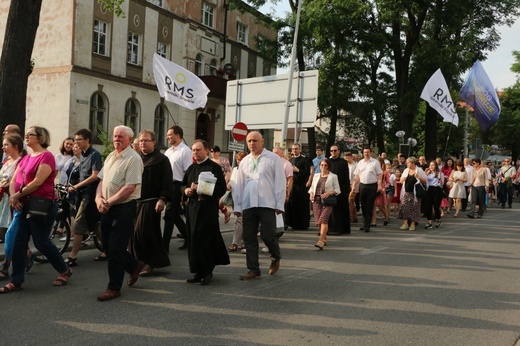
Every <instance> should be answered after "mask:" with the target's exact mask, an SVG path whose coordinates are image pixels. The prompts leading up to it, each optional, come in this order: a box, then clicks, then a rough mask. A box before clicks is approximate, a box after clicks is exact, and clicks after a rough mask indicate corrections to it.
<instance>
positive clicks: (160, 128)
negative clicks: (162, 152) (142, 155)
mask: <svg viewBox="0 0 520 346" xmlns="http://www.w3.org/2000/svg"><path fill="white" fill-rule="evenodd" d="M153 131H154V132H155V134H156V135H157V144H158V145H160V146H162V147H165V146H166V141H165V135H166V106H165V105H163V104H160V105H158V106H157V107H156V108H155V116H154V122H153Z"/></svg>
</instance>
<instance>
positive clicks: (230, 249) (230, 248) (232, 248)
mask: <svg viewBox="0 0 520 346" xmlns="http://www.w3.org/2000/svg"><path fill="white" fill-rule="evenodd" d="M228 250H229V252H234V251H237V250H238V245H237V244H231V245H229V247H228Z"/></svg>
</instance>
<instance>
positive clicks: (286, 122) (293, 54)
mask: <svg viewBox="0 0 520 346" xmlns="http://www.w3.org/2000/svg"><path fill="white" fill-rule="evenodd" d="M302 2H303V0H298V11H297V12H296V25H295V27H294V38H293V46H292V49H291V61H290V63H289V87H288V88H287V99H286V102H285V117H284V119H283V125H282V143H283V147H284V149H285V148H286V147H287V127H288V125H289V112H290V109H291V108H290V107H292V104H291V93H292V82H293V74H294V63H295V60H296V45H297V42H298V31H299V28H300V12H301V8H302ZM296 116H298V114H296ZM296 130H297V129H296V128H295V129H294V134H295V136H296ZM295 138H296V137H295Z"/></svg>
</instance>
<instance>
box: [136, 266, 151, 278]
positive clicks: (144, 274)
mask: <svg viewBox="0 0 520 346" xmlns="http://www.w3.org/2000/svg"><path fill="white" fill-rule="evenodd" d="M152 272H153V267H148V269H145V270H141V272H140V273H139V276H150V275H152Z"/></svg>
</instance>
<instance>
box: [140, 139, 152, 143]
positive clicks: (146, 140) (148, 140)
mask: <svg viewBox="0 0 520 346" xmlns="http://www.w3.org/2000/svg"><path fill="white" fill-rule="evenodd" d="M148 142H153V141H152V140H151V139H140V140H139V143H148Z"/></svg>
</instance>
